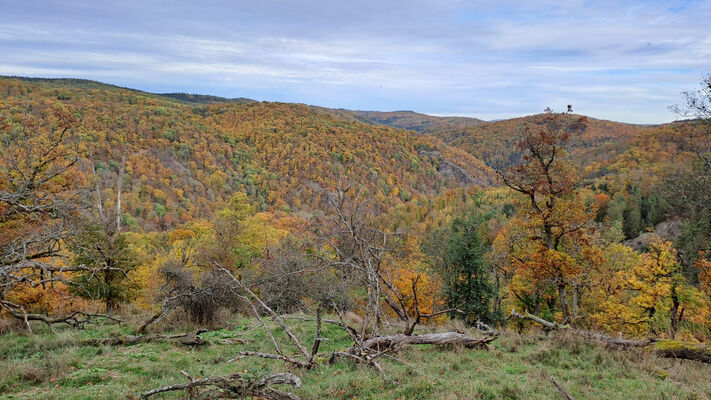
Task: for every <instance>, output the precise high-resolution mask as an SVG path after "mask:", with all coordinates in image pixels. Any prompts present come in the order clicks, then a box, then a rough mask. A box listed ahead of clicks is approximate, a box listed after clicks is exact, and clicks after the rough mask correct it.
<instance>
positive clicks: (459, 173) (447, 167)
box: [437, 160, 476, 186]
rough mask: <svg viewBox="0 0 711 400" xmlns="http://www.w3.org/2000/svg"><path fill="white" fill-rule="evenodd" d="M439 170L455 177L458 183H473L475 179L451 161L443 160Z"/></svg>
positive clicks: (445, 174)
mask: <svg viewBox="0 0 711 400" xmlns="http://www.w3.org/2000/svg"><path fill="white" fill-rule="evenodd" d="M437 172H439V173H440V174H442V176H445V177H447V178H454V180H455V181H457V183H459V184H460V185H463V186H467V185H473V184H474V183H476V182H475V181H474V179H473V178H472V177H471V176H470V175H469V174H468V173H467V171H465V170H464V169H463V168H462V167H460V166H458V165H456V164H452V163H451V162H449V161H446V160H444V161H442V162H441V163H440V164H439V167H438V168H437Z"/></svg>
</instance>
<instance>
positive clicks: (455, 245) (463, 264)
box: [426, 213, 501, 324]
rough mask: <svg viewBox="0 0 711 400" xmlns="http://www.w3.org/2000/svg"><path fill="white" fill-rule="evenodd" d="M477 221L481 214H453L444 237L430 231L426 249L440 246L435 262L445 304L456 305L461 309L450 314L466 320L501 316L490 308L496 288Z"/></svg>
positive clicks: (492, 319) (495, 319)
mask: <svg viewBox="0 0 711 400" xmlns="http://www.w3.org/2000/svg"><path fill="white" fill-rule="evenodd" d="M481 224H482V217H481V216H479V215H477V214H473V213H472V214H469V215H467V216H465V217H460V218H457V219H455V220H454V221H453V222H452V225H451V226H450V227H449V228H448V229H446V230H445V232H443V233H445V236H444V237H443V236H440V235H438V234H436V235H432V236H431V237H430V241H429V242H430V243H429V246H428V247H429V249H426V251H427V252H428V253H430V254H432V253H434V252H441V251H442V248H444V252H443V253H444V254H441V256H440V257H439V261H438V262H437V265H436V270H437V271H438V272H439V273H440V275H441V276H442V280H443V288H442V292H443V294H444V296H445V298H446V301H447V305H448V306H449V307H459V309H460V310H461V311H462V312H461V313H456V312H455V313H453V314H452V317H453V318H463V319H464V320H465V321H466V322H467V323H470V324H473V323H475V322H476V321H482V322H484V323H487V324H491V323H497V322H499V321H500V320H501V311H500V310H493V309H492V302H493V299H494V298H495V297H496V290H495V288H494V285H493V284H492V282H491V278H490V271H489V263H488V261H487V253H488V252H489V250H490V245H489V244H488V243H486V241H485V240H484V239H483V238H482V235H481V233H480V232H479V227H480V226H481ZM440 233H442V232H440ZM436 236H438V237H436ZM438 245H439V246H438Z"/></svg>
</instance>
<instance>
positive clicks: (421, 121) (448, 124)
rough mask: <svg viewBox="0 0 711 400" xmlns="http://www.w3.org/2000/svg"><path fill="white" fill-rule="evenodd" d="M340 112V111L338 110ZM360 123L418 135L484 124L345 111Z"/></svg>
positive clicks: (464, 119) (470, 120)
mask: <svg viewBox="0 0 711 400" xmlns="http://www.w3.org/2000/svg"><path fill="white" fill-rule="evenodd" d="M339 111H341V110H339ZM346 112H349V113H351V114H353V115H354V116H355V117H356V118H358V119H360V120H361V121H366V122H369V123H373V124H377V125H387V126H392V127H395V128H402V129H409V130H413V131H417V132H420V133H426V132H434V131H449V130H458V129H465V128H468V127H471V126H478V125H482V124H485V123H486V122H485V121H482V120H480V119H477V118H468V117H436V116H432V115H426V114H420V113H416V112H412V111H392V112H380V111H346Z"/></svg>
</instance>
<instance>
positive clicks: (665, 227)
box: [623, 219, 682, 251]
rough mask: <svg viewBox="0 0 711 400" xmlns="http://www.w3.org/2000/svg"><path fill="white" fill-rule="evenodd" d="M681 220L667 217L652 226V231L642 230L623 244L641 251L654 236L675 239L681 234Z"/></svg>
mask: <svg viewBox="0 0 711 400" xmlns="http://www.w3.org/2000/svg"><path fill="white" fill-rule="evenodd" d="M681 225H682V224H681V220H679V219H669V220H666V221H663V222H660V223H658V224H657V225H656V226H655V227H654V231H652V232H644V233H642V234H640V235H639V236H637V237H636V238H633V239H629V240H625V241H624V242H623V244H624V245H625V246H627V247H631V248H633V249H634V250H636V251H643V250H645V249H647V248H648V247H649V244H650V243H651V242H652V240H654V238H661V239H663V240H669V241H672V240H675V239H676V238H678V237H679V235H681V228H682V226H681Z"/></svg>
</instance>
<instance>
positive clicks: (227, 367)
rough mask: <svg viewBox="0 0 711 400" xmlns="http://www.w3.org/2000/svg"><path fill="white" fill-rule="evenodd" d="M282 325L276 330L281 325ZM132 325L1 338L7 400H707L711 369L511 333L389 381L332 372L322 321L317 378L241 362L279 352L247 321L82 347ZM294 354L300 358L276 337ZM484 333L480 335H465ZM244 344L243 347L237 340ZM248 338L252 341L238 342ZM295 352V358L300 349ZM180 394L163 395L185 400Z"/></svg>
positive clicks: (410, 367)
mask: <svg viewBox="0 0 711 400" xmlns="http://www.w3.org/2000/svg"><path fill="white" fill-rule="evenodd" d="M289 323H290V325H291V326H292V327H293V331H294V333H295V334H296V335H297V336H298V337H299V338H301V340H302V342H303V343H304V344H305V345H309V346H310V343H311V340H312V338H313V335H314V332H315V326H314V323H313V322H304V321H298V320H290V322H289ZM275 328H276V325H275ZM134 330H135V328H133V327H130V326H117V325H113V326H101V327H96V326H91V327H87V329H85V330H74V329H55V331H56V332H50V331H49V330H47V329H46V328H44V327H41V326H39V325H38V326H36V327H35V334H32V335H30V334H27V333H24V332H22V331H15V332H14V333H9V334H5V335H0V399H63V400H69V399H77V400H78V399H126V398H129V399H130V398H137V397H138V395H140V393H142V392H144V391H147V390H150V389H153V388H156V387H160V386H164V385H169V384H174V383H180V382H185V381H186V378H185V377H184V376H183V375H182V374H181V372H180V371H181V370H184V371H185V372H187V373H188V374H190V375H191V376H193V377H207V376H215V375H229V374H234V373H240V374H244V375H245V376H248V377H261V376H264V375H268V374H270V373H277V372H287V371H288V372H292V373H294V374H296V375H298V376H300V377H301V380H302V382H303V386H302V387H301V388H293V390H290V389H292V388H288V387H281V389H283V390H290V391H292V392H293V393H295V394H297V395H299V396H300V397H301V398H302V399H323V398H328V399H343V400H346V399H348V400H351V399H556V398H562V397H560V394H559V393H558V392H557V390H556V388H555V386H554V385H553V384H552V383H551V381H550V377H553V378H554V379H555V380H556V381H557V382H558V383H559V384H560V385H561V386H562V387H564V388H565V390H566V391H567V392H568V393H569V394H571V395H572V396H574V397H575V398H576V399H578V400H579V399H606V400H616V399H620V400H629V399H707V398H709V397H710V396H711V379H710V378H709V377H711V366H710V365H706V364H701V363H697V362H694V361H684V360H672V359H662V358H658V357H656V356H655V355H652V354H649V353H646V352H644V351H617V350H610V349H607V348H605V347H603V346H598V345H596V344H594V343H590V342H587V341H581V340H579V339H577V338H575V337H571V336H566V335H563V334H557V335H550V336H549V335H546V334H543V333H538V334H534V333H532V334H527V335H519V334H516V333H513V332H507V333H504V334H503V335H502V336H500V337H499V338H498V339H497V340H496V341H494V342H493V343H492V344H491V345H490V349H489V351H483V350H469V349H465V348H451V347H449V348H448V347H436V346H429V345H423V346H409V347H405V348H403V349H402V351H401V352H400V354H399V355H398V358H399V360H395V359H393V358H384V359H383V360H382V365H383V367H384V369H385V374H384V375H382V374H380V373H379V372H378V371H376V370H374V369H372V368H368V367H365V366H360V365H355V364H353V363H352V362H350V361H341V362H339V363H336V364H334V365H329V364H328V356H329V354H330V352H331V351H333V350H337V349H345V348H347V347H348V346H349V344H350V342H349V339H348V337H347V336H346V335H345V334H344V332H343V331H342V330H340V328H338V327H335V326H331V325H327V324H326V325H324V328H323V332H322V336H324V337H327V338H328V339H329V340H328V341H325V342H323V343H322V346H321V351H320V352H319V354H320V356H321V359H320V361H321V364H320V365H319V366H318V367H317V368H315V369H313V370H311V371H302V370H297V369H293V368H289V367H288V366H287V365H285V364H284V363H283V362H281V361H277V360H266V359H260V358H244V359H240V360H237V361H230V360H231V359H233V358H234V357H236V355H237V354H238V352H239V351H243V350H252V351H264V352H273V349H272V347H271V342H270V339H269V338H268V336H267V335H266V333H265V332H264V330H262V329H261V328H258V327H257V328H255V327H254V325H253V321H252V320H249V319H240V320H236V321H234V322H233V323H232V324H230V325H229V328H228V329H220V330H217V331H211V332H207V333H204V334H202V335H201V337H202V338H204V339H206V340H207V341H208V343H207V344H205V345H202V346H198V347H188V346H184V345H180V344H177V343H144V344H138V345H134V346H88V345H79V344H77V343H79V342H81V341H82V340H84V339H90V338H98V337H109V336H115V335H120V334H130V333H132V332H133V331H134ZM274 333H275V336H276V338H277V340H279V341H280V342H282V343H283V345H282V344H281V343H280V345H282V348H283V349H284V351H285V352H287V351H294V352H295V351H296V349H295V348H293V346H290V344H289V343H288V340H287V338H286V335H285V334H284V333H283V331H281V330H279V329H274ZM468 333H471V334H472V335H477V333H476V332H468ZM237 339H241V340H237ZM241 341H244V343H241ZM294 354H296V353H294ZM184 395H185V394H184V393H183V392H173V393H169V394H163V395H159V396H155V397H153V398H157V399H168V398H171V399H174V398H183V397H181V396H184Z"/></svg>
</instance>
